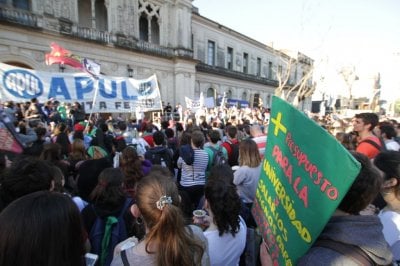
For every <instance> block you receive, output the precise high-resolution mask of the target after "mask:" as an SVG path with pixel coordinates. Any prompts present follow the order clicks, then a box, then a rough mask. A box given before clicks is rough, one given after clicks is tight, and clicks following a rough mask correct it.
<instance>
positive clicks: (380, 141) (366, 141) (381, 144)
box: [359, 138, 387, 151]
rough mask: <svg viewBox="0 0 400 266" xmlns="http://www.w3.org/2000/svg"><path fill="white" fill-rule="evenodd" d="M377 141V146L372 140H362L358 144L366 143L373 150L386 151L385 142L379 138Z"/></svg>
mask: <svg viewBox="0 0 400 266" xmlns="http://www.w3.org/2000/svg"><path fill="white" fill-rule="evenodd" d="M378 139H379V144H378V143H376V142H375V141H373V140H372V139H364V140H362V141H360V143H359V144H361V143H368V144H370V145H372V146H374V148H375V149H377V150H379V151H386V150H387V149H386V144H385V142H384V141H383V140H382V139H381V138H378Z"/></svg>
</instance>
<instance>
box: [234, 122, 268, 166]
mask: <svg viewBox="0 0 400 266" xmlns="http://www.w3.org/2000/svg"><path fill="white" fill-rule="evenodd" d="M250 136H251V138H252V139H253V140H254V142H255V143H256V144H257V147H258V152H259V153H260V156H261V159H262V158H264V153H265V147H266V145H267V136H266V135H265V134H264V133H263V132H262V130H261V127H260V125H258V124H256V125H252V126H250ZM239 157H240V156H239Z"/></svg>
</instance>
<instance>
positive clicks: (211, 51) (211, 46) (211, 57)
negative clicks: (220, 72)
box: [207, 41, 215, 66]
mask: <svg viewBox="0 0 400 266" xmlns="http://www.w3.org/2000/svg"><path fill="white" fill-rule="evenodd" d="M207 64H209V65H211V66H213V65H215V42H213V41H208V57H207Z"/></svg>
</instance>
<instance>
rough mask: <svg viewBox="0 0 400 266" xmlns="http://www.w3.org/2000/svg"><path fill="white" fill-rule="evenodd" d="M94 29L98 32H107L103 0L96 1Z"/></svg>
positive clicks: (105, 10) (105, 9)
mask: <svg viewBox="0 0 400 266" xmlns="http://www.w3.org/2000/svg"><path fill="white" fill-rule="evenodd" d="M95 11H96V29H98V30H100V31H107V30H108V22H107V21H108V18H107V8H106V5H105V3H104V0H96V5H95Z"/></svg>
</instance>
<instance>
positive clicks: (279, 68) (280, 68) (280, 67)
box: [278, 66, 282, 77]
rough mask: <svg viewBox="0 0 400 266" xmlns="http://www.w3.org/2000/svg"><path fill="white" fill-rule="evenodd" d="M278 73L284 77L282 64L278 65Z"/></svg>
mask: <svg viewBox="0 0 400 266" xmlns="http://www.w3.org/2000/svg"><path fill="white" fill-rule="evenodd" d="M278 75H279V76H280V77H282V66H278Z"/></svg>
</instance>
